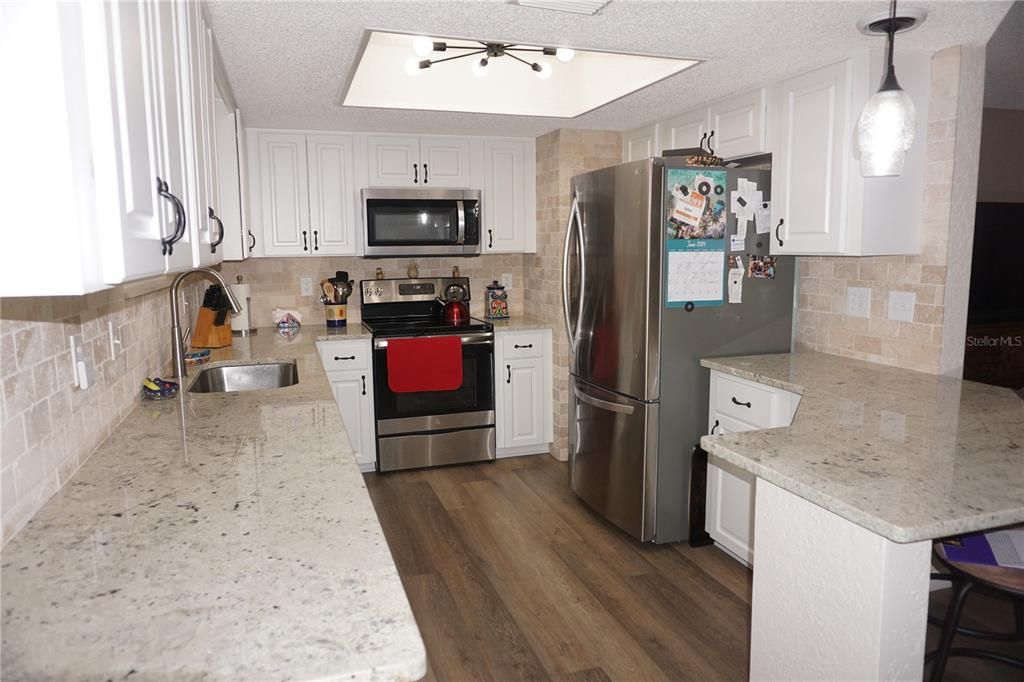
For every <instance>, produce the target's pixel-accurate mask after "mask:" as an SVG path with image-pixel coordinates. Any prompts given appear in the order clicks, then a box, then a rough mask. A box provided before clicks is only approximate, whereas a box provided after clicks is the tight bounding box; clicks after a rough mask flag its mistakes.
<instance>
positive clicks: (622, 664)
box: [366, 455, 1011, 682]
mask: <svg viewBox="0 0 1024 682" xmlns="http://www.w3.org/2000/svg"><path fill="white" fill-rule="evenodd" d="M567 480H568V477H567V471H566V466H565V464H562V463H559V462H556V461H555V460H554V459H552V458H550V457H548V456H547V455H539V456H534V457H518V458H511V459H504V460H499V461H498V462H496V463H494V464H483V465H468V466H461V467H448V468H442V469H427V470H421V471H409V472H398V473H391V474H386V475H376V474H368V475H367V476H366V482H367V486H368V488H369V490H370V495H371V497H372V499H373V503H374V506H375V507H376V510H377V513H378V515H379V516H380V521H381V525H382V526H383V528H384V533H385V536H386V537H387V540H388V545H389V546H390V547H391V552H392V554H393V555H394V557H395V562H396V563H397V565H398V571H399V574H400V575H401V578H402V582H403V584H404V585H405V589H406V592H407V593H408V595H409V601H410V603H411V604H412V609H413V612H414V614H415V615H416V621H417V623H418V624H419V627H420V630H421V632H422V634H423V639H424V641H425V643H426V647H427V657H428V661H429V673H428V676H427V678H426V679H428V680H442V681H456V682H461V681H462V680H554V681H557V682H569V681H572V682H591V681H595V682H596V681H603V680H629V681H633V680H745V679H747V673H748V665H749V664H748V650H749V641H750V636H749V631H750V589H751V573H750V571H748V570H747V569H746V568H744V567H743V566H742V565H740V564H739V563H738V562H736V561H734V560H733V559H731V558H729V557H728V556H726V555H725V554H724V553H722V552H721V551H719V550H718V549H716V548H714V547H702V548H699V549H695V548H691V547H689V546H687V545H685V544H680V545H671V546H660V545H650V544H647V545H642V544H640V543H638V542H636V541H634V540H633V539H632V538H630V537H629V536H627V535H625V534H624V533H622V532H621V531H619V530H618V529H617V528H615V527H613V526H611V525H610V524H608V523H607V522H605V521H604V520H603V519H601V518H599V517H598V516H596V515H595V514H593V513H592V512H591V511H590V510H589V509H588V508H587V507H586V506H585V505H583V503H581V502H580V501H579V500H578V499H577V498H576V496H575V495H573V493H572V492H571V491H570V490H569V487H568V484H567ZM933 607H934V608H940V607H941V604H938V605H935V604H933ZM987 614H988V611H987V610H984V611H983V612H982V613H981V616H980V619H981V620H982V621H986V622H987V620H988V615H987ZM974 619H975V620H977V619H978V618H974ZM929 630H934V628H929ZM930 635H932V636H934V635H933V633H930ZM930 639H931V637H930ZM993 674H995V675H1002V676H1003V677H992V675H993ZM1007 674H1011V673H1008V671H1007V670H1006V669H1000V668H995V667H992V666H991V664H986V663H975V662H973V661H963V662H961V661H953V662H951V664H950V666H949V668H948V673H947V678H946V679H947V680H949V681H951V682H958V680H967V679H972V680H977V679H1008V678H1007V677H1006V675H1007Z"/></svg>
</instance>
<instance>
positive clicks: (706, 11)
mask: <svg viewBox="0 0 1024 682" xmlns="http://www.w3.org/2000/svg"><path fill="white" fill-rule="evenodd" d="M913 5H914V6H915V7H921V8H923V9H926V10H927V11H928V19H927V21H925V23H924V25H923V26H921V27H920V28H918V29H916V30H914V31H912V32H910V33H907V34H905V35H903V36H901V37H900V46H901V47H905V48H920V49H926V50H929V51H935V50H938V49H942V48H944V47H948V46H951V45H958V44H984V43H985V42H986V41H987V40H988V38H989V37H990V36H991V35H992V32H993V31H994V30H995V28H996V26H997V25H998V24H999V22H1000V20H1001V19H1002V18H1003V16H1004V15H1005V14H1006V11H1007V9H1008V8H1009V7H1010V3H1009V2H971V3H952V2H914V3H913ZM880 7H881V3H880V2H877V1H874V2H714V3H705V2H637V1H631V0H618V1H617V2H612V3H611V4H610V5H608V6H607V7H606V8H605V9H604V10H603V11H602V12H601V14H599V15H597V16H593V17H580V16H576V15H571V14H560V13H557V12H543V11H539V10H533V9H529V8H523V7H519V6H516V5H509V4H506V3H502V2H483V1H481V2H251V1H250V2H235V1H227V0H220V1H216V2H210V3H209V13H210V17H211V21H212V25H213V30H214V33H215V35H216V37H217V41H218V43H219V48H220V53H221V55H222V56H223V59H224V63H225V68H226V70H227V75H228V78H229V79H230V81H231V86H232V89H233V91H234V93H235V95H236V97H237V100H238V106H239V107H240V108H241V110H242V112H243V114H244V116H245V120H246V125H248V126H252V127H267V128H303V129H314V130H353V131H395V132H398V131H401V132H409V133H451V134H467V135H472V134H477V135H510V136H534V137H535V136H538V135H542V134H544V133H546V132H549V131H551V130H554V129H556V128H588V129H598V130H632V129H634V128H638V127H640V126H642V125H645V124H648V123H651V122H654V121H657V120H661V119H664V118H667V117H669V116H671V115H674V114H677V113H679V112H680V111H683V110H685V109H688V108H690V107H691V106H699V105H701V104H703V103H706V102H709V101H711V100H713V99H716V98H719V97H723V96H726V95H729V94H731V93H736V92H742V91H744V90H749V89H751V88H753V87H757V86H759V85H764V84H767V83H771V82H773V81H777V80H779V79H781V78H785V77H787V76H790V75H794V74H797V73H800V72H802V71H806V70H809V69H812V68H815V67H818V66H823V65H825V64H828V63H831V62H834V61H838V60H840V59H843V58H845V57H846V56H848V55H849V53H850V52H852V51H854V50H857V49H861V48H865V47H878V48H881V47H882V41H880V40H879V39H875V38H871V37H868V36H864V35H862V34H861V33H860V32H858V31H857V28H856V22H857V20H858V19H859V18H861V17H863V16H865V15H867V14H870V13H872V12H877V11H878V9H879V8H880ZM368 28H378V29H387V30H393V31H407V32H411V33H425V34H429V35H435V36H445V37H462V38H469V39H473V38H486V39H495V40H509V41H510V42H511V41H517V40H518V41H523V42H526V41H529V42H532V43H543V44H550V45H568V46H572V47H580V48H591V49H603V50H613V51H621V52H633V53H649V54H661V55H667V56H677V57H694V58H701V59H707V60H709V61H708V62H707V63H705V64H701V65H699V66H697V67H694V68H693V69H691V70H689V71H687V72H685V73H683V74H680V75H678V76H674V77H671V78H668V79H666V80H664V81H662V82H660V83H656V84H654V85H652V86H650V87H648V88H645V89H644V90H641V91H639V92H636V93H633V94H631V95H627V96H626V97H624V98H622V99H620V100H618V101H615V102H612V103H610V104H608V105H606V106H604V107H601V108H600V109H598V110H596V111H594V112H592V113H589V114H585V115H583V116H580V117H578V118H575V119H554V118H537V117H524V116H494V115H484V114H452V113H443V112H423V111H391V110H383V109H345V108H342V107H340V106H338V105H337V104H336V102H337V101H338V99H339V96H340V95H341V93H342V90H343V89H344V87H345V84H346V82H347V79H348V77H349V75H350V73H351V71H352V69H353V68H354V65H355V60H356V59H357V57H358V55H359V51H360V46H361V44H362V40H363V35H364V31H365V30H366V29H368ZM404 77H406V76H405V75H404V74H396V84H398V85H400V84H401V79H402V78H404ZM466 82H467V85H471V84H472V80H471V78H470V76H469V73H468V71H467V80H466Z"/></svg>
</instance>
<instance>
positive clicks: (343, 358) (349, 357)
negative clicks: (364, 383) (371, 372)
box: [334, 355, 356, 360]
mask: <svg viewBox="0 0 1024 682" xmlns="http://www.w3.org/2000/svg"><path fill="white" fill-rule="evenodd" d="M334 359H335V360H355V359H356V356H354V355H346V356H344V357H340V358H339V357H338V356H337V355H335V356H334Z"/></svg>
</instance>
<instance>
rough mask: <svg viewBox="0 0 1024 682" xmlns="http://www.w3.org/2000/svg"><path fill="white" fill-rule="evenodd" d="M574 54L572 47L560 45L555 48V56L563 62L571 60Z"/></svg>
mask: <svg viewBox="0 0 1024 682" xmlns="http://www.w3.org/2000/svg"><path fill="white" fill-rule="evenodd" d="M575 56H576V50H574V49H572V48H571V47H560V48H558V49H557V50H555V58H556V59H557V60H558V61H560V62H562V63H563V64H564V63H565V62H571V61H572V58H573V57H575Z"/></svg>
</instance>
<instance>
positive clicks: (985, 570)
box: [925, 542, 1024, 682]
mask: <svg viewBox="0 0 1024 682" xmlns="http://www.w3.org/2000/svg"><path fill="white" fill-rule="evenodd" d="M933 551H934V553H935V558H936V560H937V561H938V562H939V564H941V565H942V566H944V567H945V568H946V569H948V570H949V573H933V574H932V578H933V579H935V580H949V581H950V582H952V583H953V594H952V595H951V596H950V599H949V606H947V607H946V617H945V618H944V619H940V618H936V617H933V616H929V617H928V622H929V623H931V624H933V625H939V626H941V627H942V636H941V637H940V638H939V648H938V649H936V650H935V651H930V652H928V654H927V655H926V656H925V663H926V664H927V663H928V662H929V661H932V674H931V676H930V678H929V679H930V680H931V681H932V682H939V680H941V679H942V676H943V674H944V673H945V671H946V662H947V661H948V660H949V658H950V657H951V656H968V657H972V658H983V659H987V660H990V661H996V662H999V663H1004V664H1006V665H1009V666H1014V667H1017V668H1020V669H1022V670H1024V660H1021V659H1019V658H1014V657H1012V656H1006V655H1004V654H1001V653H998V652H995V651H990V650H986V649H976V648H973V647H954V646H953V636H954V635H965V636H967V637H975V638H978V639H987V640H996V641H1002V642H1014V641H1018V642H1019V641H1024V569H1016V568H1003V567H1000V566H983V565H981V564H968V563H958V562H953V561H950V560H949V559H947V558H946V552H945V547H944V546H943V544H942V543H941V542H936V543H935V545H934V546H933ZM974 590H978V591H982V592H987V593H989V594H991V595H995V596H999V597H1005V598H1008V599H1011V600H1013V615H1014V625H1015V628H1014V632H1011V633H1001V632H988V631H983V630H974V629H971V628H966V627H963V626H961V625H960V616H961V614H962V613H963V608H964V602H965V601H966V599H967V595H968V594H970V593H971V592H972V591H974Z"/></svg>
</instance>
